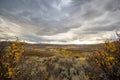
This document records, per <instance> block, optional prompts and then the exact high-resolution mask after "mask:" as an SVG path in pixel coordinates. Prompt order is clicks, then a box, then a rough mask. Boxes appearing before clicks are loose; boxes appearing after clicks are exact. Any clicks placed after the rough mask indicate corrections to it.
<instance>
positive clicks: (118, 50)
mask: <svg viewBox="0 0 120 80" xmlns="http://www.w3.org/2000/svg"><path fill="white" fill-rule="evenodd" d="M88 61H89V63H90V65H91V67H92V68H93V70H94V72H96V73H98V75H97V78H98V79H97V80H99V79H101V78H100V77H101V76H100V75H102V79H103V80H106V79H107V80H118V79H119V77H120V40H117V41H109V40H107V41H105V43H104V48H103V49H101V50H98V49H97V50H95V52H94V53H93V54H92V55H91V56H90V57H89V59H88ZM95 70H96V71H95ZM97 70H99V72H97ZM96 73H93V72H92V73H91V74H93V75H92V76H94V75H95V76H96Z"/></svg>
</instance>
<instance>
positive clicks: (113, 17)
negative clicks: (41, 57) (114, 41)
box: [0, 0, 120, 44]
mask: <svg viewBox="0 0 120 80" xmlns="http://www.w3.org/2000/svg"><path fill="white" fill-rule="evenodd" d="M119 4H120V0H102V1H100V0H12V1H11V0H0V37H1V38H0V39H6V38H10V39H11V38H13V37H14V36H18V37H20V38H21V39H23V40H27V41H30V42H38V43H41V42H42V43H65V44H82V43H83V44H84V43H89V44H90V43H98V42H102V41H103V39H106V38H110V37H111V35H113V33H114V31H115V30H117V31H119V30H120V5H119Z"/></svg>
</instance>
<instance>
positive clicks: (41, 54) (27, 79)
mask: <svg viewBox="0 0 120 80" xmlns="http://www.w3.org/2000/svg"><path fill="white" fill-rule="evenodd" d="M30 46H31V45H28V44H27V45H26V43H22V42H20V41H19V40H16V41H13V42H1V43H0V80H119V78H120V39H117V40H116V41H111V40H107V41H105V43H104V44H100V45H98V47H97V46H96V45H88V46H87V45H84V46H83V47H84V48H85V49H88V50H85V49H83V47H81V46H78V45H74V46H72V45H71V46H56V45H53V46H50V45H46V46H43V45H40V48H39V47H38V46H39V45H37V46H36V45H34V46H32V47H30ZM42 46H43V47H42ZM75 46H76V47H75ZM91 46H92V47H93V48H92V49H90V48H91ZM81 48H82V49H83V50H82V49H81ZM95 48H97V49H96V50H95ZM79 49H80V50H79Z"/></svg>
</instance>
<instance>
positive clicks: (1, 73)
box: [0, 40, 24, 80]
mask: <svg viewBox="0 0 120 80" xmlns="http://www.w3.org/2000/svg"><path fill="white" fill-rule="evenodd" d="M23 52H24V47H23V43H22V42H20V41H19V40H16V41H13V42H1V44H0V80H4V79H8V80H9V79H11V78H13V77H14V76H13V75H14V69H15V66H16V65H17V64H18V63H19V62H20V59H21V57H22V53H23Z"/></svg>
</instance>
